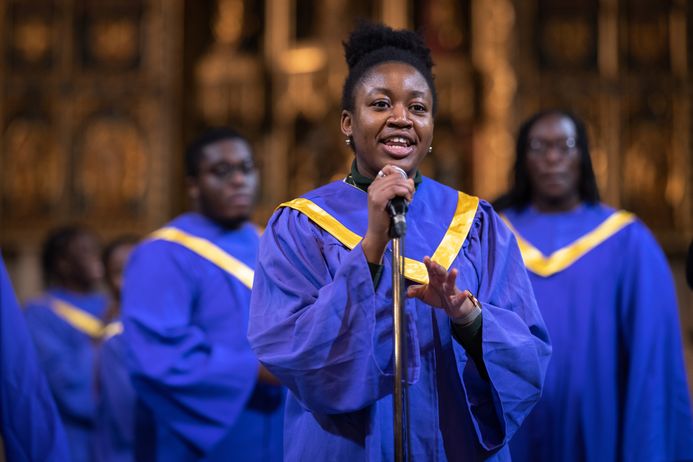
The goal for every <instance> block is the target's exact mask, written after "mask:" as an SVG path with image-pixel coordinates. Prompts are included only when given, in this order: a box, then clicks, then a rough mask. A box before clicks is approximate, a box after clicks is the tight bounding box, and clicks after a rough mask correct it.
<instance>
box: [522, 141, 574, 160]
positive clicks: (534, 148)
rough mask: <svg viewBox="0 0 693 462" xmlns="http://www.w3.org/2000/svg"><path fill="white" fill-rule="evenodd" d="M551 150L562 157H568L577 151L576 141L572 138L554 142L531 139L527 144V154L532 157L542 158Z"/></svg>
mask: <svg viewBox="0 0 693 462" xmlns="http://www.w3.org/2000/svg"><path fill="white" fill-rule="evenodd" d="M551 148H553V149H555V150H556V151H558V152H559V153H561V154H562V155H564V156H568V155H570V154H574V153H575V152H576V151H577V141H576V140H575V138H572V137H569V138H560V139H556V140H547V139H542V138H532V139H530V140H529V142H528V143H527V153H528V154H530V155H533V156H544V155H546V153H547V152H549V150H550V149H551Z"/></svg>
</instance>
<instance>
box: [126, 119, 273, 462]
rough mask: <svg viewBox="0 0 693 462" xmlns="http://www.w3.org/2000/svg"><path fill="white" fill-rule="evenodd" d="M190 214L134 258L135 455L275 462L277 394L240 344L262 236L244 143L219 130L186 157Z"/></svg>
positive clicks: (129, 295) (130, 350)
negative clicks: (254, 222)
mask: <svg viewBox="0 0 693 462" xmlns="http://www.w3.org/2000/svg"><path fill="white" fill-rule="evenodd" d="M186 170H187V180H188V192H189V196H190V197H191V199H192V200H193V201H194V203H195V209H196V210H195V211H194V212H190V213H186V214H183V215H181V216H179V217H177V218H176V219H174V220H173V221H172V222H170V223H169V224H168V225H166V226H165V227H164V228H162V229H159V230H158V231H156V232H154V233H153V234H152V235H150V236H149V237H148V240H146V241H145V242H144V243H143V244H141V245H140V246H138V247H137V248H136V249H135V251H134V252H133V254H132V256H131V258H130V261H129V263H128V265H127V267H126V272H125V283H124V286H123V308H122V309H123V324H124V331H123V341H124V344H125V346H126V348H127V354H128V362H129V364H128V366H129V369H130V374H131V378H132V380H133V384H134V386H135V390H136V392H137V395H138V403H142V404H143V406H138V413H139V412H140V411H141V412H142V413H143V414H144V415H145V416H146V417H148V418H149V419H150V423H149V424H144V423H142V425H141V427H140V422H141V421H140V416H139V415H138V417H137V424H138V428H137V431H136V439H135V451H136V458H137V460H146V461H162V462H174V461H193V460H204V461H224V462H225V461H230V460H233V461H270V462H271V461H276V460H280V459H281V436H282V430H281V422H282V417H283V410H282V409H283V408H282V406H281V403H282V399H283V392H282V389H281V388H280V387H279V386H278V382H277V381H276V379H275V378H274V377H273V376H272V375H271V374H269V373H268V372H267V371H266V370H265V369H264V367H262V366H261V365H260V364H259V363H258V360H257V358H256V356H255V354H254V353H253V352H252V350H251V349H250V345H249V344H248V340H247V328H248V307H249V303H250V289H251V287H252V283H253V268H254V267H255V262H256V258H257V246H258V242H259V232H258V229H257V228H256V227H255V226H254V225H252V224H251V223H250V222H249V217H250V213H251V211H252V207H253V202H254V197H255V193H256V186H257V177H258V173H257V170H256V168H255V164H254V162H253V155H252V152H251V148H250V144H249V143H248V141H247V140H246V139H244V138H243V137H242V136H240V135H239V134H238V133H236V132H235V131H233V130H231V129H227V128H221V129H215V130H212V131H210V132H207V133H205V134H203V135H202V136H201V137H200V138H198V139H197V140H195V141H194V142H193V143H192V144H191V145H190V147H189V148H188V150H187V153H186Z"/></svg>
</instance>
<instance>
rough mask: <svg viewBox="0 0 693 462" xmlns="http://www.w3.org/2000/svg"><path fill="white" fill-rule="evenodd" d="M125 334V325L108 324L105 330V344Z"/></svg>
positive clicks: (118, 322)
mask: <svg viewBox="0 0 693 462" xmlns="http://www.w3.org/2000/svg"><path fill="white" fill-rule="evenodd" d="M122 333H123V323H122V322H120V321H113V322H110V323H108V324H106V326H105V327H104V328H103V341H104V342H105V341H106V340H108V339H109V338H111V337H115V336H116V335H119V334H122Z"/></svg>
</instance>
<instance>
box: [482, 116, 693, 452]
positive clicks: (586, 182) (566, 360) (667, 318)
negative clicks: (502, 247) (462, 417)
mask: <svg viewBox="0 0 693 462" xmlns="http://www.w3.org/2000/svg"><path fill="white" fill-rule="evenodd" d="M495 205H496V207H497V209H498V210H503V211H504V213H505V219H506V220H507V222H508V224H509V226H510V227H511V229H512V230H513V231H514V233H515V234H516V236H517V239H518V242H519V244H520V249H521V251H522V255H523V258H524V261H525V264H526V266H527V268H528V269H529V271H530V278H531V281H532V283H533V286H534V292H535V295H536V297H537V302H538V304H539V308H540V309H541V312H542V314H543V317H544V320H545V321H546V325H547V327H548V328H549V334H550V335H551V339H552V342H553V357H552V358H551V363H550V364H549V369H548V372H547V376H546V383H545V386H544V394H543V396H542V399H541V401H540V402H539V404H538V405H537V407H536V408H535V409H534V411H533V412H532V414H531V415H530V416H529V417H528V418H527V420H526V421H525V423H524V424H523V426H522V428H521V429H520V430H519V431H518V433H517V435H516V436H515V439H514V440H513V441H512V443H511V450H512V456H513V460H516V461H520V462H522V461H532V462H541V461H558V460H560V461H563V462H570V461H616V460H627V461H672V460H693V422H692V420H691V407H690V401H689V396H688V388H687V386H686V377H685V368H684V363H683V359H682V346H681V334H680V327H679V318H678V311H677V304H676V296H675V290H674V284H673V280H672V276H671V273H670V270H669V268H668V266H667V261H666V259H665V257H664V254H663V253H662V250H661V249H660V248H659V246H658V245H657V242H656V241H655V239H654V238H653V236H652V235H651V234H650V232H649V231H648V230H647V228H646V227H645V225H644V224H643V223H642V222H641V221H639V220H638V219H637V218H636V217H635V216H634V215H632V214H631V213H628V212H625V211H623V210H614V209H612V208H610V207H608V206H606V205H604V204H602V203H600V201H599V193H598V190H597V184H596V181H595V176H594V172H593V170H592V163H591V160H590V154H589V148H588V141H587V133H586V131H585V128H584V125H583V123H582V122H581V121H580V120H578V119H577V118H576V117H574V116H573V115H571V114H569V113H567V112H563V111H547V112H541V113H538V114H536V115H534V116H533V117H531V118H530V119H529V120H528V121H527V122H525V123H524V124H523V125H522V127H521V128H520V132H519V135H518V139H517V152H516V159H515V167H514V181H513V185H512V187H511V189H510V191H509V192H508V193H507V194H506V195H505V196H503V197H502V198H500V199H499V200H498V201H497V203H496V204H495Z"/></svg>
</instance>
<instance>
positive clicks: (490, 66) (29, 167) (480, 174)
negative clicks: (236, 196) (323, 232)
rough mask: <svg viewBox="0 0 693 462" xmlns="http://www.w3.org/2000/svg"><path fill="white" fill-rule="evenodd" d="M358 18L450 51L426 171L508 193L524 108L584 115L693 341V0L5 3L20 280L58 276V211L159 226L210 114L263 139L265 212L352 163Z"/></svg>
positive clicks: (178, 196)
mask: <svg viewBox="0 0 693 462" xmlns="http://www.w3.org/2000/svg"><path fill="white" fill-rule="evenodd" d="M357 18H370V19H374V20H379V21H383V22H385V23H387V24H389V25H391V26H394V27H413V28H417V29H420V30H422V31H423V33H424V35H425V37H426V40H427V42H428V44H429V45H430V46H431V48H432V49H433V52H434V58H435V61H436V67H435V69H434V71H435V73H436V82H437V86H438V90H439V96H440V109H439V114H438V117H437V119H436V134H435V139H434V143H433V154H432V155H431V156H429V157H428V158H427V159H426V161H425V164H424V166H423V170H424V172H425V173H426V174H427V175H430V176H432V177H435V178H437V179H438V180H440V181H442V182H443V183H446V184H448V185H450V186H453V187H456V188H459V189H463V190H465V191H467V192H471V193H473V194H476V195H479V196H481V197H483V198H487V199H493V198H494V197H495V196H496V195H497V194H499V193H500V192H502V191H503V190H504V189H505V187H506V185H507V178H508V171H509V168H510V163H511V159H512V157H513V148H514V147H513V143H514V136H515V132H516V130H517V126H518V124H519V123H520V121H521V120H522V119H523V118H525V117H526V116H528V115H529V114H531V113H532V112H534V111H536V110H539V109H540V108H546V107H554V106H560V107H567V108H570V109H573V110H574V111H575V112H577V113H578V114H579V115H581V116H582V117H584V118H585V119H586V121H587V123H588V127H589V131H590V135H591V140H592V148H593V155H594V163H595V167H596V170H597V175H598V180H599V184H600V187H601V190H602V194H603V196H604V199H605V201H606V202H608V203H609V204H611V205H613V206H616V207H623V208H626V209H628V210H631V211H633V212H635V213H637V214H638V215H639V216H640V217H641V218H642V219H643V220H644V221H645V222H646V223H647V225H648V226H649V227H650V228H651V229H652V230H653V231H654V232H655V234H656V236H657V238H658V240H659V242H660V243H661V244H662V246H663V247H664V249H665V251H666V252H667V255H668V257H669V259H670V262H671V265H672V269H673V271H674V275H675V278H676V280H677V284H678V288H679V299H680V303H681V316H682V321H683V325H684V338H685V341H686V342H687V343H688V345H689V346H690V345H692V344H693V294H692V292H691V291H690V290H688V289H687V288H686V287H685V285H684V281H683V278H684V273H683V258H684V253H685V250H686V249H687V245H688V243H689V242H690V240H691V238H693V193H692V189H693V188H692V186H691V184H692V181H691V180H692V179H693V145H692V143H693V140H692V132H693V105H692V103H693V93H692V89H693V82H692V80H691V75H692V74H691V66H692V65H693V52H692V51H691V50H692V49H693V2H688V1H686V0H456V1H455V0H429V1H423V0H373V1H369V0H264V1H260V0H258V1H250V0H0V37H1V39H0V49H1V50H2V55H1V59H0V128H1V132H0V133H2V139H1V142H0V149H1V151H0V192H1V200H0V246H1V247H2V249H3V252H4V254H5V259H6V260H7V263H8V266H9V268H10V271H11V273H12V276H13V278H14V281H15V284H16V286H17V290H18V292H19V295H20V297H21V298H26V297H27V296H30V295H35V294H36V293H38V292H39V291H40V290H41V280H40V272H39V254H40V242H41V239H42V238H43V236H44V235H45V233H46V232H47V230H48V229H50V228H51V227H53V226H56V225H59V224H65V223H71V222H80V223H84V224H87V225H89V226H91V227H93V228H94V229H95V230H96V231H98V232H99V233H100V234H101V236H102V237H103V238H104V239H109V238H112V237H114V236H116V235H119V234H121V233H123V232H135V233H138V234H140V235H144V234H146V233H148V232H149V231H151V230H153V229H155V228H156V227H158V226H159V225H161V224H163V223H164V222H166V221H167V220H168V219H169V218H170V217H172V216H173V215H175V214H177V213H179V212H181V211H182V210H184V209H185V208H186V206H187V204H186V199H185V191H184V181H183V179H182V174H183V168H182V163H183V162H182V151H183V146H184V145H185V143H186V142H188V141H189V140H190V139H191V138H192V137H193V136H194V135H195V134H196V133H197V132H198V130H199V129H201V128H202V127H204V126H208V125H220V124H227V123H228V124H233V125H235V126H237V127H238V128H240V129H241V130H242V131H243V132H244V133H246V134H247V135H248V136H249V137H250V138H251V139H252V140H253V142H254V145H255V149H256V152H257V156H258V159H259V161H260V163H261V166H262V192H261V197H260V203H259V204H260V207H259V208H258V211H257V215H256V221H257V222H258V223H260V224H262V223H264V222H265V221H266V219H267V218H268V216H269V214H270V213H271V212H272V210H273V209H274V207H275V206H276V205H277V204H278V203H279V202H281V201H284V200H286V199H289V198H292V197H295V196H297V195H299V194H301V193H303V192H305V191H307V190H309V189H311V188H313V187H315V186H317V185H320V184H323V183H325V182H327V181H329V180H331V179H334V178H340V177H343V176H344V174H345V172H346V171H347V169H348V167H349V165H350V162H351V158H352V155H351V153H350V151H349V150H348V149H347V147H346V146H345V144H344V139H343V136H342V134H341V132H340V131H339V112H340V111H339V100H340V92H341V85H342V82H343V79H344V76H345V72H346V66H345V64H344V63H343V55H342V47H341V41H342V40H343V39H344V38H345V37H346V36H347V34H348V33H349V31H350V30H351V28H352V27H353V25H354V24H355V21H356V20H357ZM691 350H692V348H689V354H688V359H689V364H692V363H693V359H692V357H693V353H690V351H691Z"/></svg>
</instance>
